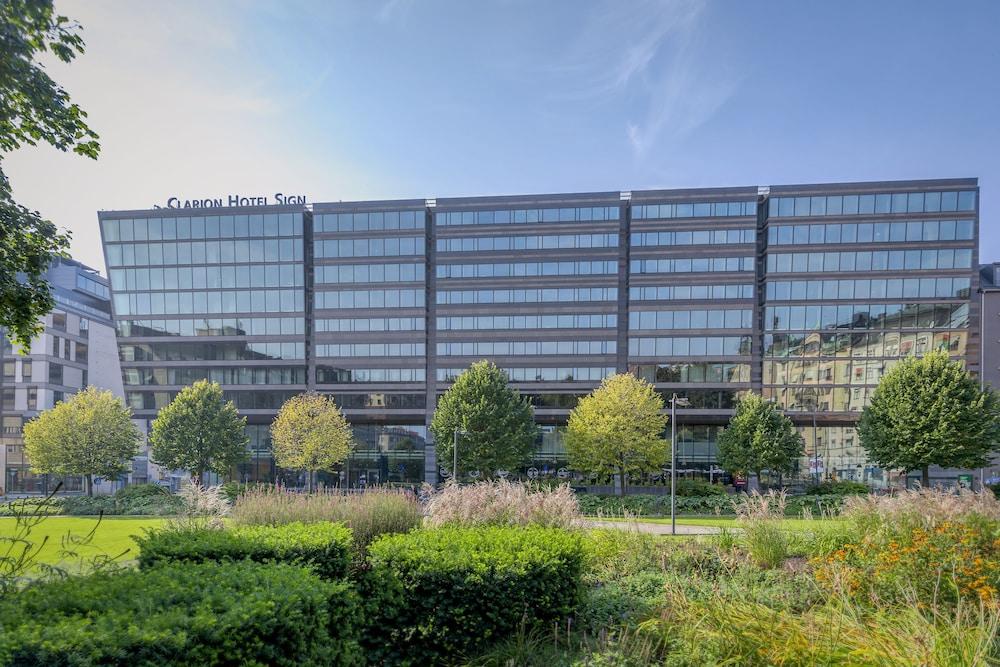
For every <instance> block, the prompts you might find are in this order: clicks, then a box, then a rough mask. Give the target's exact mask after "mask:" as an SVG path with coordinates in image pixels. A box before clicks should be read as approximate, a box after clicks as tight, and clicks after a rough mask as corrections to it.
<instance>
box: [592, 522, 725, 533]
mask: <svg viewBox="0 0 1000 667" xmlns="http://www.w3.org/2000/svg"><path fill="white" fill-rule="evenodd" d="M588 525H589V526H590V527H591V528H618V529H620V530H636V531H638V532H640V533H652V534H653V535H669V534H670V524H669V523H644V522H641V521H602V520H591V521H589V522H588ZM718 532H719V529H718V528H717V527H715V526H688V525H682V524H677V534H678V535H716V534H718Z"/></svg>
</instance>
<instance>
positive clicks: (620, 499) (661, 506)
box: [577, 493, 733, 517]
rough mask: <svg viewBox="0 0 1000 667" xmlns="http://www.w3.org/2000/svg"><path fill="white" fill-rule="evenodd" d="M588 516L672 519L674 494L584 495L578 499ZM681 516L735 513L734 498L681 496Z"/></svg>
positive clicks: (679, 500) (582, 510) (580, 495)
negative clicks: (671, 498)
mask: <svg viewBox="0 0 1000 667" xmlns="http://www.w3.org/2000/svg"><path fill="white" fill-rule="evenodd" d="M577 498H578V499H579V502H580V511H581V512H582V513H583V514H584V515H585V516H598V515H600V516H609V517H615V516H618V517H620V516H628V515H631V516H669V515H670V495H669V494H667V495H655V496H654V495H650V494H634V495H628V496H605V495H597V494H591V493H582V494H579V495H578V496H577ZM676 500H677V512H678V514H732V513H733V509H732V503H731V502H730V496H729V495H728V494H727V495H709V496H677V498H676Z"/></svg>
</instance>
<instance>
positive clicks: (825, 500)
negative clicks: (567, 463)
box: [578, 485, 849, 517]
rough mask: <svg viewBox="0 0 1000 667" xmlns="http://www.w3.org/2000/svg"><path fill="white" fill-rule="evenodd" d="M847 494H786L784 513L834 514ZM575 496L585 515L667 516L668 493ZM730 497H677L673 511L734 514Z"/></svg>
mask: <svg viewBox="0 0 1000 667" xmlns="http://www.w3.org/2000/svg"><path fill="white" fill-rule="evenodd" d="M678 486H680V485H678ZM848 497H849V496H848V495H844V494H833V495H808V496H790V497H789V498H788V503H787V505H786V509H785V514H786V515H787V516H794V517H798V516H801V515H802V510H803V508H807V509H808V510H809V511H810V512H812V513H813V514H814V515H817V516H818V515H821V514H825V513H834V514H836V513H838V512H840V509H841V508H842V507H843V505H844V499H845V498H848ZM578 498H579V500H580V512H581V513H582V514H584V515H586V516H598V515H601V516H607V517H616V516H617V517H620V516H624V515H626V514H627V515H630V516H640V517H664V516H670V496H669V495H664V496H654V495H648V494H635V495H627V496H605V495H596V494H589V493H582V494H580V495H579V496H578ZM734 498H736V496H730V495H728V494H727V495H717V496H677V499H676V500H677V513H678V514H687V515H706V514H707V515H714V514H718V515H726V516H732V515H733V514H735V512H734V510H733V499H734Z"/></svg>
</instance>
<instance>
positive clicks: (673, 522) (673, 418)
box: [670, 394, 691, 535]
mask: <svg viewBox="0 0 1000 667" xmlns="http://www.w3.org/2000/svg"><path fill="white" fill-rule="evenodd" d="M690 404H691V401H689V400H688V399H686V398H681V397H679V396H678V395H677V394H674V395H673V396H671V397H670V534H671V535H676V534H677V406H678V405H679V406H681V407H682V408H683V407H685V406H687V405H690Z"/></svg>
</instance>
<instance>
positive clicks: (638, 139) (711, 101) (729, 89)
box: [553, 0, 737, 155]
mask: <svg viewBox="0 0 1000 667" xmlns="http://www.w3.org/2000/svg"><path fill="white" fill-rule="evenodd" d="M705 12H706V5H705V2H704V1H703V0H673V1H671V0H646V1H644V2H628V3H622V2H611V3H609V4H607V5H605V6H603V7H602V8H600V9H598V10H595V11H594V12H593V13H592V14H591V15H590V16H588V17H587V18H586V20H585V24H584V26H583V28H582V30H581V33H580V37H579V39H578V40H577V41H576V42H575V43H574V44H573V45H572V47H571V48H570V49H569V51H568V52H567V53H566V56H565V58H564V59H563V60H561V61H560V62H558V63H557V64H556V65H555V66H554V67H553V73H555V74H557V75H559V76H561V77H564V78H566V79H568V80H569V82H570V83H569V84H568V85H564V86H562V87H561V89H562V91H563V93H564V94H565V95H566V96H568V97H570V98H575V99H581V100H582V99H614V98H625V99H628V100H630V101H633V102H632V108H633V109H636V110H638V111H639V112H640V114H639V117H638V118H637V119H635V120H629V121H627V122H626V123H625V127H624V128H623V129H624V133H625V136H626V137H627V139H628V142H629V144H630V145H631V147H632V149H633V150H634V152H635V153H636V154H637V155H644V154H646V153H647V152H648V151H649V150H650V148H651V147H652V146H653V145H655V144H656V143H657V142H659V141H661V140H663V139H664V138H666V139H679V138H682V137H683V136H685V135H687V134H688V133H690V132H691V131H693V130H694V129H696V128H697V127H698V126H700V125H701V124H702V123H704V122H705V121H706V120H708V119H709V118H710V117H711V116H712V115H713V114H714V113H715V112H716V111H717V110H718V109H719V108H720V107H721V106H722V105H724V104H725V103H726V101H727V100H728V99H729V98H730V97H731V96H732V94H733V93H734V92H735V90H736V87H737V86H736V83H735V82H734V81H733V80H732V78H731V77H728V76H726V75H725V74H723V73H721V72H718V71H712V70H711V69H710V68H709V67H708V66H707V65H706V64H705V62H706V60H707V59H706V58H705V57H704V56H705V55H706V54H705V53H704V49H703V45H704V42H705V40H704V34H703V32H704V31H703V28H702V23H703V19H704V15H705Z"/></svg>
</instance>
